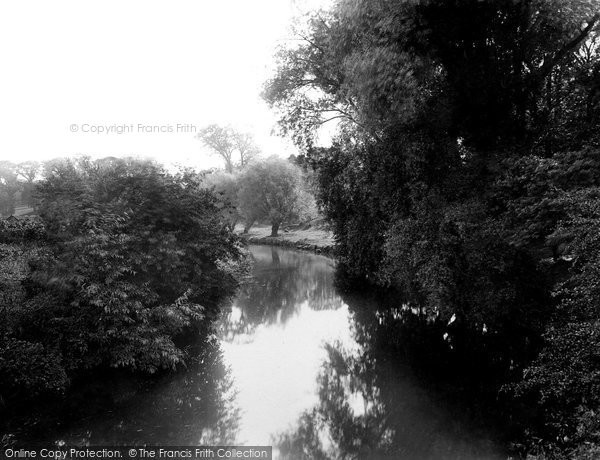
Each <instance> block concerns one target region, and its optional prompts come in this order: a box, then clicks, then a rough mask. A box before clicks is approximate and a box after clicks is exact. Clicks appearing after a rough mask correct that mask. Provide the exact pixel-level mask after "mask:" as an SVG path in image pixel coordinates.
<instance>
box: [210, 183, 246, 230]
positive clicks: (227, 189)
mask: <svg viewBox="0 0 600 460" xmlns="http://www.w3.org/2000/svg"><path fill="white" fill-rule="evenodd" d="M203 184H205V185H206V186H207V187H209V188H211V187H212V188H213V190H214V194H215V195H216V196H217V198H218V200H219V206H220V207H221V209H222V213H223V218H224V219H225V221H226V222H227V223H228V225H229V228H230V229H231V230H233V229H234V228H235V225H236V224H237V223H238V221H239V220H240V218H241V216H240V213H239V210H238V208H239V198H238V193H239V188H240V184H239V177H238V176H237V175H236V174H231V173H228V172H222V171H213V172H211V173H210V174H208V175H206V177H205V178H204V181H203Z"/></svg>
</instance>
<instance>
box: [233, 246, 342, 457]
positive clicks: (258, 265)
mask: <svg viewBox="0 0 600 460" xmlns="http://www.w3.org/2000/svg"><path fill="white" fill-rule="evenodd" d="M251 252H252V255H253V257H254V261H255V266H254V270H253V282H252V283H250V284H248V285H247V286H245V287H244V288H243V289H242V290H241V292H240V294H239V296H238V297H237V299H236V301H235V302H234V304H233V306H232V308H231V313H230V314H229V315H228V316H227V318H225V320H224V322H223V325H222V349H223V355H224V358H225V361H226V363H227V364H228V365H229V366H230V368H231V372H232V377H233V379H234V381H235V384H236V389H237V402H238V404H239V407H240V408H241V411H242V412H241V420H240V430H239V437H238V440H239V442H241V443H249V444H255V445H256V444H269V445H270V444H271V436H272V435H273V434H274V433H276V432H278V431H280V430H281V429H282V427H287V426H289V425H291V424H293V423H295V422H296V420H297V419H298V417H299V416H300V415H301V414H302V412H303V411H304V410H306V409H307V408H310V407H311V406H313V405H314V404H316V403H317V402H318V398H317V393H316V388H315V383H316V377H317V375H318V373H319V368H320V365H321V363H322V362H323V360H324V359H325V358H326V356H327V354H326V351H325V348H324V347H323V345H324V343H325V342H326V341H328V340H338V341H340V342H342V343H350V341H351V336H350V332H349V313H348V308H347V307H346V306H345V305H343V303H342V300H341V298H340V297H339V296H338V295H337V293H336V291H335V288H334V287H333V278H334V264H333V261H332V260H331V259H328V258H326V257H321V256H317V255H311V254H305V253H299V252H295V251H290V250H283V249H278V248H270V247H262V246H253V247H251Z"/></svg>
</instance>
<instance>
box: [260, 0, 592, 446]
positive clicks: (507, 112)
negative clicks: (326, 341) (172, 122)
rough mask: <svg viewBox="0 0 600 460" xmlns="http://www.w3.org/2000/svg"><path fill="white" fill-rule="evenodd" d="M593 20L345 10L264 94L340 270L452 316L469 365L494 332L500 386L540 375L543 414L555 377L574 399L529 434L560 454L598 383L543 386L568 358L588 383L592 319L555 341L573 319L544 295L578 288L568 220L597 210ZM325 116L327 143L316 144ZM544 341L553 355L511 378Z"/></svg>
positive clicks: (533, 3) (390, 5) (355, 0)
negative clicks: (477, 345)
mask: <svg viewBox="0 0 600 460" xmlns="http://www.w3.org/2000/svg"><path fill="white" fill-rule="evenodd" d="M599 22H600V4H599V2H598V1H597V0H567V1H562V0H561V1H559V0H517V1H513V0H490V1H480V0H454V1H446V0H432V1H408V0H407V1H391V0H374V1H372V0H341V1H339V2H337V3H335V6H334V7H333V9H332V10H331V11H330V12H328V13H318V14H314V15H313V16H311V17H310V18H309V19H308V21H307V24H306V26H305V27H304V28H299V30H298V35H299V38H300V40H299V41H298V42H297V43H298V44H296V45H294V46H291V47H289V48H287V49H283V50H282V51H280V53H279V55H278V57H279V68H278V70H277V72H276V74H275V76H274V77H273V78H272V79H271V80H270V81H269V82H268V83H267V85H266V88H265V98H266V99H267V101H268V102H269V103H270V104H271V105H272V106H273V107H274V108H275V109H276V110H277V111H278V112H279V114H280V123H281V127H282V130H283V131H284V132H285V133H288V134H290V135H291V136H292V137H293V139H294V140H295V141H296V143H297V144H298V145H299V146H300V147H301V148H303V150H304V151H303V153H305V154H306V157H307V158H308V161H309V162H310V163H312V165H313V167H314V168H315V170H316V176H317V182H318V183H319V192H318V200H319V202H320V204H321V207H322V209H323V210H324V212H325V214H326V216H327V217H328V219H329V220H330V221H331V223H332V228H333V230H334V232H335V235H336V240H337V242H338V254H339V259H340V267H342V268H343V269H344V270H345V271H346V273H347V274H350V275H352V276H357V277H366V278H368V279H369V281H371V282H375V283H378V284H381V285H385V286H390V285H391V286H394V287H397V288H399V289H400V290H401V291H402V292H403V294H405V295H406V296H407V297H408V298H410V300H411V301H412V302H415V303H417V304H418V305H419V306H420V307H421V308H423V309H424V310H425V311H427V312H431V313H432V314H434V315H435V316H436V317H437V318H438V320H439V321H444V322H449V321H450V320H451V319H452V318H453V319H452V323H453V325H454V327H455V328H460V330H462V331H463V332H462V335H461V337H460V338H459V337H458V336H453V333H452V331H449V332H448V341H449V343H450V342H451V343H452V347H453V352H455V353H464V354H467V355H468V354H469V353H471V350H470V346H469V343H471V341H470V340H468V339H466V337H469V334H470V336H472V337H479V336H480V335H481V334H484V333H485V334H491V336H493V337H494V341H495V345H494V346H497V347H498V350H501V352H499V353H498V355H497V356H495V357H494V360H495V363H496V367H497V368H498V380H499V383H498V386H500V385H501V383H502V382H504V381H507V380H519V379H521V378H523V375H527V376H532V375H536V376H537V379H536V380H534V381H531V382H528V383H530V384H531V385H530V386H527V385H525V386H526V387H527V394H528V395H530V397H531V398H536V396H531V395H537V398H538V399H537V400H538V401H539V400H541V399H542V398H543V397H544V395H549V394H550V395H556V394H560V395H561V397H564V396H565V395H564V394H563V393H561V390H560V388H561V386H563V382H564V381H567V380H568V381H569V388H574V389H576V394H574V395H572V396H573V397H571V398H570V399H569V403H568V404H564V405H561V406H560V408H557V409H556V410H554V411H553V417H554V418H553V422H552V423H546V424H544V423H543V422H542V423H541V424H540V425H537V426H536V429H538V431H537V434H536V435H537V436H540V437H542V438H544V439H545V441H547V442H548V443H549V444H552V443H555V440H556V439H561V440H563V439H564V440H565V441H564V442H563V441H561V442H559V443H558V444H560V446H559V448H561V449H565V450H568V449H570V448H572V447H573V445H572V444H571V445H570V444H569V443H572V442H573V441H572V440H573V439H575V438H577V439H578V441H577V442H579V443H586V442H587V443H592V444H593V443H594V442H595V443H597V444H600V443H599V442H598V439H597V437H594V436H596V435H595V434H594V433H596V431H594V430H596V428H594V426H596V425H594V424H591V423H587V422H586V420H587V419H586V418H585V417H589V414H591V413H597V410H598V407H600V401H599V400H598V398H597V397H596V396H595V393H596V394H597V391H596V392H595V391H594V390H592V388H598V385H600V378H595V377H594V378H592V379H591V381H590V380H587V379H586V378H584V377H581V378H579V379H578V378H576V376H577V375H582V372H572V373H566V374H564V375H561V376H560V378H561V379H563V380H560V379H559V378H556V379H555V380H553V378H554V377H555V376H556V375H557V373H556V372H554V370H555V367H556V366H557V365H559V364H560V363H558V362H557V361H556V359H555V358H556V357H557V356H560V355H564V352H565V350H570V353H572V356H571V358H572V359H568V360H569V361H572V362H578V363H579V364H581V366H582V367H581V368H582V369H583V368H585V369H586V370H585V373H586V375H594V376H596V375H600V368H599V367H598V365H597V361H594V358H593V356H590V358H589V359H588V358H586V359H580V360H579V361H577V360H578V359H579V358H578V356H579V353H580V352H584V351H585V352H586V353H587V352H588V351H589V350H592V349H593V348H594V346H595V344H596V343H597V341H596V338H594V337H591V336H589V335H585V334H583V333H581V331H588V330H590V329H592V328H593V325H594V324H596V323H595V321H597V320H598V315H597V314H591V315H590V312H591V310H593V309H588V310H587V314H588V316H585V318H586V319H585V321H580V318H577V324H576V327H572V328H571V329H568V330H564V334H561V333H560V332H558V333H557V332H556V331H563V328H564V324H565V322H569V323H570V322H571V321H573V320H574V319H576V318H572V317H569V315H567V319H565V316H564V309H563V307H562V306H561V304H559V303H557V300H558V299H557V297H556V296H554V297H551V296H550V293H551V292H555V293H556V292H560V293H561V295H563V296H565V297H566V298H573V297H574V296H575V295H576V294H578V293H580V289H579V287H577V286H579V284H578V283H577V282H576V277H577V276H579V275H580V270H582V269H583V267H572V268H571V269H570V270H571V271H570V272H569V273H570V275H569V276H572V277H575V278H573V279H570V281H569V282H567V283H566V284H564V285H563V284H561V285H560V286H559V285H557V283H558V281H559V280H560V279H559V278H558V277H557V274H559V273H560V274H564V272H565V270H566V268H565V267H564V265H563V264H564V263H565V258H566V259H567V260H572V259H571V257H573V254H570V253H567V251H570V250H569V249H568V248H569V247H571V246H570V245H571V244H572V241H573V240H575V241H579V240H582V239H585V238H589V235H588V234H587V233H584V232H583V230H582V229H583V226H577V225H572V222H573V221H575V222H578V221H581V220H585V219H590V218H592V216H593V217H595V213H596V210H597V209H598V203H600V199H599V198H598V193H597V187H598V185H599V184H598V180H597V177H599V176H598V164H599V163H598V155H599V151H600V137H599V136H598V132H599V130H598V121H599V120H600V97H599V93H598V81H599V80H598V78H597V77H598V75H599V72H600V53H599V52H598V45H597V35H598V24H599ZM331 120H336V121H337V122H338V130H337V135H336V137H335V138H334V142H333V145H332V146H331V147H329V148H317V147H315V142H314V141H315V137H316V136H315V134H316V133H317V132H318V130H319V128H320V127H321V126H322V125H323V124H324V123H327V122H329V121H331ZM574 197H577V198H574ZM574 199H575V201H577V202H579V204H580V205H582V206H573V205H572V203H573V200H574ZM567 203H571V204H570V205H569V204H567ZM583 203H585V206H583ZM570 209H571V210H573V211H569V210H570ZM573 213H575V215H573ZM561 228H562V229H564V228H569V229H572V231H561ZM586 235H587V236H586ZM581 247H582V246H577V247H575V249H577V250H579V249H580V248H581ZM574 253H575V254H578V253H579V252H577V251H574ZM575 260H580V259H575ZM590 266H591V265H590ZM560 281H564V280H560ZM563 286H564V289H563ZM565 289H566V290H565ZM551 299H555V301H554V302H553V301H552V300H551ZM585 301H586V302H589V304H590V305H597V304H598V303H599V302H600V297H598V293H597V292H596V291H594V290H589V292H588V291H586V298H585ZM484 326H485V327H484ZM544 329H547V332H546V335H545V336H546V337H547V338H548V342H546V343H547V344H548V347H549V348H548V349H546V350H545V352H544V353H543V354H542V355H541V356H542V358H541V359H540V361H539V367H532V368H531V369H529V370H528V371H527V372H525V373H524V372H523V367H525V366H527V364H528V363H529V362H530V359H531V357H532V356H535V354H536V353H537V352H538V351H539V349H538V348H537V346H538V344H540V342H541V340H540V336H541V335H542V332H543V331H544ZM455 330H456V329H455ZM482 331H485V332H482ZM467 332H468V334H467ZM559 337H563V338H565V341H563V342H561V341H560V340H558V338H559ZM553 347H554V348H553ZM569 347H571V348H569ZM557 350H559V351H557ZM592 355H593V353H592ZM561 362H564V361H561ZM594 363H596V364H594ZM525 380H527V379H525ZM496 389H497V388H496ZM534 400H535V399H532V401H534ZM563 400H566V398H565V399H563ZM561 404H562V403H561ZM577 404H580V405H581V406H580V407H581V411H580V412H579V415H577V414H576V413H575V410H576V409H574V408H575V407H577ZM534 407H537V408H538V409H539V411H540V418H541V419H543V418H544V414H543V411H544V410H546V408H545V407H544V406H543V405H541V404H540V405H539V406H534ZM581 414H587V415H585V417H584V416H583V415H581ZM578 430H579V431H578ZM567 440H568V441H567ZM527 442H529V443H531V442H532V438H530V439H528V441H527ZM530 445H531V444H530ZM549 448H550V449H553V448H554V447H549Z"/></svg>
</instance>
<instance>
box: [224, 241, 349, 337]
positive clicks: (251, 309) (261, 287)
mask: <svg viewBox="0 0 600 460" xmlns="http://www.w3.org/2000/svg"><path fill="white" fill-rule="evenodd" d="M250 250H251V254H252V257H253V259H254V270H253V277H252V280H251V281H250V282H248V283H246V284H245V285H244V286H243V287H242V289H241V291H240V293H239V295H238V296H237V299H236V301H235V303H234V305H233V307H232V311H231V314H230V316H229V317H228V320H227V321H225V322H224V323H223V333H224V334H225V335H226V336H228V337H229V338H231V337H232V336H233V335H235V334H237V333H242V334H243V333H249V332H251V330H252V329H253V328H255V327H256V326H257V325H259V324H261V325H265V324H273V323H285V322H287V321H288V320H289V319H290V318H292V317H293V316H294V315H296V314H297V313H298V312H299V310H300V308H301V307H302V306H303V305H305V304H307V305H308V306H309V307H310V308H311V309H314V310H333V309H336V308H339V307H340V306H341V305H342V301H341V299H340V297H339V296H338V295H337V293H336V291H335V288H334V286H333V279H334V263H333V261H332V260H331V259H329V258H327V257H323V256H319V255H313V254H307V253H300V252H297V251H291V250H285V249H280V248H276V247H269V246H252V247H251V248H250Z"/></svg>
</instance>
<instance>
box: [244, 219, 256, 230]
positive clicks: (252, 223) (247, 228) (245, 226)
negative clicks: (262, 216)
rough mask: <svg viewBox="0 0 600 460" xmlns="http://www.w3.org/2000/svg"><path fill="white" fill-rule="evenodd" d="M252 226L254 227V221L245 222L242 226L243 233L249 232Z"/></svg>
mask: <svg viewBox="0 0 600 460" xmlns="http://www.w3.org/2000/svg"><path fill="white" fill-rule="evenodd" d="M252 225H254V221H252V222H246V223H245V224H244V233H248V232H249V231H250V229H251V228H252Z"/></svg>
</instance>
